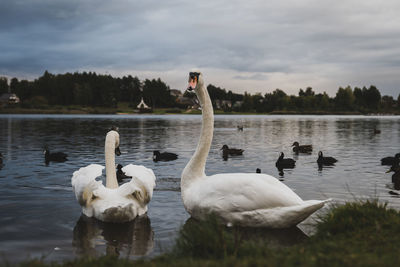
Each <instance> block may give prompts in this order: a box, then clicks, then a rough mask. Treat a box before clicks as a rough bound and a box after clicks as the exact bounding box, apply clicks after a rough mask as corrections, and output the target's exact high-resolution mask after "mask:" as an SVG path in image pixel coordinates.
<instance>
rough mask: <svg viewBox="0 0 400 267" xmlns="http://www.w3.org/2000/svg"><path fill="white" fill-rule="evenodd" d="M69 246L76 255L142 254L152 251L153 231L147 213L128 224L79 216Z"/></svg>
mask: <svg viewBox="0 0 400 267" xmlns="http://www.w3.org/2000/svg"><path fill="white" fill-rule="evenodd" d="M72 246H73V247H75V248H76V249H77V251H76V252H77V254H78V255H79V256H94V257H95V256H99V255H104V253H105V254H106V255H114V256H119V255H121V254H122V255H124V256H145V255H147V254H149V253H150V252H151V251H152V250H153V247H154V233H153V229H152V228H151V224H150V219H149V218H148V217H147V216H142V217H137V218H136V219H135V220H133V221H131V222H127V223H105V222H102V221H99V220H96V219H94V218H89V217H87V216H85V215H81V217H80V218H79V220H78V221H77V223H76V225H75V227H74V230H73V241H72Z"/></svg>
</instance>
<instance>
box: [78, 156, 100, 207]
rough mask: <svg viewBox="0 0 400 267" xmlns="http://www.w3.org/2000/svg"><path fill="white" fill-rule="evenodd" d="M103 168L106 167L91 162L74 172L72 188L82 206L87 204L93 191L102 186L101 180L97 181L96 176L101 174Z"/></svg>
mask: <svg viewBox="0 0 400 267" xmlns="http://www.w3.org/2000/svg"><path fill="white" fill-rule="evenodd" d="M103 169H104V167H103V166H101V165H98V164H91V165H89V166H86V167H83V168H80V169H79V170H77V171H75V172H74V173H73V175H72V178H71V184H72V189H73V190H74V193H75V197H76V199H77V200H78V202H79V204H80V205H81V206H85V205H86V204H87V202H88V201H89V200H90V199H91V198H92V195H93V191H95V190H96V189H98V188H99V187H100V186H101V184H102V183H101V181H96V178H97V177H99V176H101V174H102V171H103Z"/></svg>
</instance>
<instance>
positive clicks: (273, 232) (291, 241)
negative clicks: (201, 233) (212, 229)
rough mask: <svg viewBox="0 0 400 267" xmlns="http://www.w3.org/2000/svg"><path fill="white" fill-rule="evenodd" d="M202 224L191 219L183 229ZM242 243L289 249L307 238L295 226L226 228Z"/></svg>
mask: <svg viewBox="0 0 400 267" xmlns="http://www.w3.org/2000/svg"><path fill="white" fill-rule="evenodd" d="M202 223H203V222H201V221H198V220H196V219H194V218H192V217H190V218H189V219H187V220H186V222H185V224H184V226H183V230H185V228H196V226H198V227H201V225H202ZM228 229H230V230H231V231H233V232H234V233H235V235H236V234H239V238H240V239H241V240H243V241H254V242H263V243H267V244H268V245H269V246H270V247H272V248H282V247H289V246H293V245H296V244H299V243H301V242H303V241H305V240H307V239H308V236H307V235H306V234H305V233H304V232H303V231H302V230H301V229H300V228H298V227H297V226H294V227H291V228H284V229H270V228H254V227H238V226H234V227H230V228H228Z"/></svg>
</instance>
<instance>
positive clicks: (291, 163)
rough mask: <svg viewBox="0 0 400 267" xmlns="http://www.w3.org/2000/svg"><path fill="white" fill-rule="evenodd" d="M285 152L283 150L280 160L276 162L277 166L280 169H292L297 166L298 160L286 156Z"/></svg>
mask: <svg viewBox="0 0 400 267" xmlns="http://www.w3.org/2000/svg"><path fill="white" fill-rule="evenodd" d="M284 157H285V154H284V153H283V152H281V154H280V156H279V158H278V160H277V161H276V163H275V166H276V167H277V168H278V169H292V168H294V167H295V165H296V161H295V160H294V159H291V158H286V159H285V158H284Z"/></svg>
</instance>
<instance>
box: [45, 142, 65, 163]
mask: <svg viewBox="0 0 400 267" xmlns="http://www.w3.org/2000/svg"><path fill="white" fill-rule="evenodd" d="M43 154H44V160H45V162H46V163H49V162H50V161H54V162H65V161H67V160H68V159H67V157H68V155H67V154H65V153H64V152H54V153H50V150H49V147H48V146H47V145H46V146H45V148H44V151H43Z"/></svg>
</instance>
